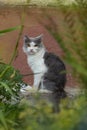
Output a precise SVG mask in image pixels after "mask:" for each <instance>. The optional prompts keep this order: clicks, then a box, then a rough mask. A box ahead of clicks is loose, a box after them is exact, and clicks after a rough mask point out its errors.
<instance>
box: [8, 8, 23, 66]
mask: <svg viewBox="0 0 87 130" xmlns="http://www.w3.org/2000/svg"><path fill="white" fill-rule="evenodd" d="M24 16H25V7H24V10H23V13H22V18H21V25H20V32H19V35H18V38H17V42H16V46H15V49H14V52H13V54H12V57H11V60H10V62H9V65H11V64H12V62H13V60H14V58H15V57H16V54H17V48H18V45H19V41H20V38H21V35H22V32H23V29H24V18H25V17H24Z"/></svg>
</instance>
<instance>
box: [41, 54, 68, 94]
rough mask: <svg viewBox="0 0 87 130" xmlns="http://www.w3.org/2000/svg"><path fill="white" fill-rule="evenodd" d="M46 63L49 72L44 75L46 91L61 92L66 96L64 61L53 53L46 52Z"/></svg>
mask: <svg viewBox="0 0 87 130" xmlns="http://www.w3.org/2000/svg"><path fill="white" fill-rule="evenodd" d="M44 63H45V64H46V66H47V68H48V71H47V72H46V73H45V75H44V82H43V83H44V86H45V87H46V88H45V89H48V90H51V91H53V92H57V91H58V92H60V93H62V92H63V94H64V87H65V84H66V67H65V65H64V63H63V62H62V60H61V59H60V58H59V57H58V56H56V55H54V54H53V53H49V52H46V53H45V54H44Z"/></svg>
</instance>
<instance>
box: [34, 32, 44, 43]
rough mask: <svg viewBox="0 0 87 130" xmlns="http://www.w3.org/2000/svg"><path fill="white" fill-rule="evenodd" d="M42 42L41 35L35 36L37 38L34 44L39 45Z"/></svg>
mask: <svg viewBox="0 0 87 130" xmlns="http://www.w3.org/2000/svg"><path fill="white" fill-rule="evenodd" d="M42 41H43V34H41V35H39V36H37V37H36V38H35V42H36V43H37V44H40V43H41V42H42Z"/></svg>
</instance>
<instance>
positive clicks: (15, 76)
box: [0, 63, 22, 102]
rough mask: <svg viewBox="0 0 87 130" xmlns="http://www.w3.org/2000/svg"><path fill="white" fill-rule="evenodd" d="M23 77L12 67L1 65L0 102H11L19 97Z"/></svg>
mask: <svg viewBox="0 0 87 130" xmlns="http://www.w3.org/2000/svg"><path fill="white" fill-rule="evenodd" d="M21 82H22V76H21V75H20V74H19V71H17V70H15V69H14V68H13V67H12V66H10V65H7V64H4V63H0V101H1V102H8V101H9V102H10V101H11V98H12V97H15V98H16V97H17V96H18V92H19V90H20V84H19V83H21Z"/></svg>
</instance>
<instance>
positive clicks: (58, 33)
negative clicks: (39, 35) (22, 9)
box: [0, 6, 87, 130]
mask: <svg viewBox="0 0 87 130" xmlns="http://www.w3.org/2000/svg"><path fill="white" fill-rule="evenodd" d="M61 13H62V18H61V19H60V24H58V25H57V22H58V21H57V20H56V23H55V22H54V21H53V20H52V18H51V16H50V15H49V14H48V12H46V11H44V15H45V16H46V17H48V19H49V20H50V22H51V26H50V24H49V27H47V26H46V28H47V29H48V30H49V31H50V32H51V34H52V35H53V36H54V37H55V39H56V40H57V41H58V43H59V44H60V46H61V47H62V49H63V50H64V52H65V60H66V62H67V63H68V64H70V65H71V66H72V68H73V72H74V75H75V76H77V77H79V79H80V80H81V85H82V86H84V88H86V89H87V69H86V67H87V43H86V42H87V19H86V18H87V10H86V9H84V8H83V9H81V8H79V7H78V8H77V7H75V6H73V8H71V7H70V8H69V9H67V8H66V7H64V8H62V9H61ZM23 19H24V18H23ZM18 28H19V27H18ZM16 29H17V28H16ZM13 30H15V28H13V29H12V30H11V29H6V32H4V33H7V31H8V32H9V31H13ZM22 30H23V23H22V25H21V28H20V33H19V37H18V39H17V43H16V47H15V50H14V54H13V56H12V59H11V61H10V65H7V64H4V63H0V130H45V129H46V130H86V129H87V112H86V111H87V99H86V98H87V97H86V96H87V95H84V96H78V97H77V98H75V99H64V100H62V101H61V103H60V104H59V107H60V110H61V111H60V112H59V113H53V111H52V107H53V106H52V104H50V103H49V102H47V101H42V100H39V98H37V100H36V103H35V102H33V103H30V101H28V100H26V99H23V100H21V101H20V103H19V102H16V103H13V104H12V103H11V100H12V97H14V98H16V97H19V90H20V85H19V83H21V82H22V76H21V74H20V73H19V71H17V70H15V69H14V68H13V67H12V66H11V63H12V61H13V59H14V58H15V52H16V50H17V47H18V43H19V40H20V36H21V33H22ZM2 33H3V31H1V32H0V35H2ZM8 101H9V102H8Z"/></svg>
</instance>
